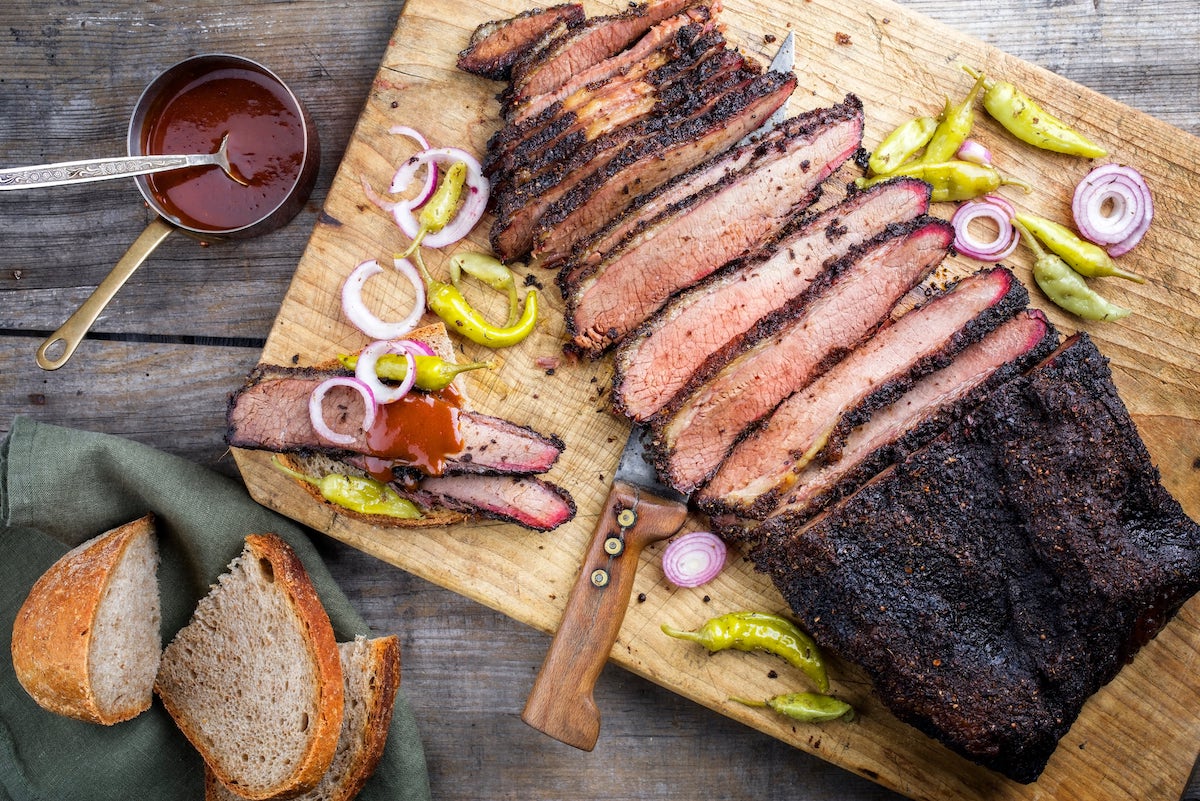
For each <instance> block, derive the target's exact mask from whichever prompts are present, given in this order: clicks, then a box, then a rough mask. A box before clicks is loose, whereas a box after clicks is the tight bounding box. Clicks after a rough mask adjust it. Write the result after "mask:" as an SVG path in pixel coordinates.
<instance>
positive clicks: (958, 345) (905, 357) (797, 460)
mask: <svg viewBox="0 0 1200 801" xmlns="http://www.w3.org/2000/svg"><path fill="white" fill-rule="evenodd" d="M1028 300H1029V293H1028V292H1027V291H1026V290H1025V287H1024V286H1022V285H1021V282H1020V281H1018V280H1017V279H1016V278H1015V277H1014V276H1013V274H1012V273H1011V272H1009V271H1008V270H1006V269H1004V268H1003V267H996V268H993V269H991V270H986V271H983V272H978V273H975V274H974V275H971V276H969V277H967V278H964V279H963V280H962V281H959V282H958V283H957V284H955V285H954V286H953V287H951V288H949V289H948V290H946V291H945V292H943V293H941V294H939V295H937V296H935V297H934V298H933V299H931V300H928V301H926V302H925V303H923V304H921V305H920V306H918V307H917V308H915V309H913V310H912V311H909V312H907V313H905V314H904V315H903V316H901V317H900V319H898V320H896V321H894V322H891V323H890V324H888V325H885V326H884V327H882V328H880V329H879V331H877V332H876V333H875V334H874V335H872V336H871V338H870V339H868V340H866V341H865V342H863V343H861V344H859V346H858V347H856V348H855V349H854V350H853V351H851V352H850V353H849V354H848V355H847V356H846V357H845V358H844V359H842V360H841V361H839V362H838V363H837V364H835V365H833V366H832V367H831V368H829V370H828V372H826V373H825V374H824V375H822V376H821V377H820V378H818V379H817V380H815V381H813V382H812V383H811V384H809V385H808V386H806V387H805V388H803V389H802V390H800V391H799V392H797V393H795V394H794V395H792V396H791V397H789V398H787V399H786V400H785V401H783V402H782V403H781V404H779V406H778V407H776V408H775V410H774V411H773V412H771V415H770V416H769V417H768V418H766V419H765V420H764V421H763V423H762V425H760V426H759V427H758V428H756V430H755V431H753V432H752V433H750V434H749V436H747V437H746V438H744V439H743V440H742V441H741V442H739V443H738V444H737V445H736V446H735V447H734V449H733V450H732V451H731V452H730V454H729V456H728V457H726V459H725V460H724V461H723V462H722V463H721V466H720V468H719V469H718V470H717V472H716V473H715V474H714V475H713V477H712V479H711V480H710V481H709V482H708V483H707V484H706V485H705V486H704V488H703V489H702V490H701V491H700V492H699V493H698V494H697V495H696V497H695V500H696V502H697V504H698V505H699V506H700V508H701V509H703V510H704V511H706V512H709V513H710V514H722V513H733V514H738V515H743V516H746V517H751V518H756V519H761V518H763V517H766V516H767V514H769V513H770V511H771V510H772V509H774V508H775V506H776V505H777V504H778V502H779V500H780V498H781V496H782V495H783V494H785V493H786V492H787V491H788V490H790V489H791V487H792V486H793V485H794V483H795V481H796V477H797V475H798V474H799V473H800V471H802V470H803V469H804V468H805V467H806V466H808V465H809V464H811V463H812V462H813V461H815V460H816V459H817V458H818V457H820V456H822V455H824V454H828V457H827V458H830V459H832V460H836V457H837V455H839V454H840V452H841V445H842V443H843V442H844V440H845V437H846V435H847V434H848V433H849V432H850V431H851V430H852V429H853V428H854V426H855V425H857V424H858V423H860V422H863V421H865V420H867V419H869V418H870V416H871V413H872V412H874V411H876V410H878V409H881V408H884V407H886V406H887V405H888V404H890V403H891V402H892V401H894V400H896V399H897V398H898V397H900V396H901V395H903V394H904V393H905V392H907V391H908V390H909V389H911V388H912V385H913V384H914V383H915V382H916V381H917V380H919V379H920V378H922V377H924V376H926V375H928V374H929V373H932V372H934V371H935V370H939V369H941V368H942V367H945V366H946V365H948V364H949V363H950V362H951V361H952V360H953V358H954V356H955V355H957V354H958V353H959V352H960V351H962V349H963V348H965V347H966V346H968V345H970V344H972V343H974V342H977V341H979V340H980V339H982V338H983V337H984V336H985V335H987V334H988V333H990V332H991V331H993V330H994V329H995V328H996V327H997V326H999V325H1000V324H1001V323H1002V322H1004V321H1005V320H1007V319H1009V318H1010V317H1012V316H1013V315H1014V314H1016V313H1017V312H1018V311H1020V310H1021V309H1023V308H1024V307H1025V304H1026V303H1027V302H1028Z"/></svg>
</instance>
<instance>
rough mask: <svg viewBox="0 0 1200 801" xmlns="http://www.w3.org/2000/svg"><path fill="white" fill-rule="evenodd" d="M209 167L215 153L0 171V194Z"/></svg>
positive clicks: (140, 157) (121, 159)
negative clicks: (9, 191)
mask: <svg viewBox="0 0 1200 801" xmlns="http://www.w3.org/2000/svg"><path fill="white" fill-rule="evenodd" d="M208 165H218V166H219V165H220V162H219V161H218V159H217V155H216V154H215V153H206V154H202V155H190V156H119V157H117V158H110V159H88V160H86V161H64V162H61V163H59V164H41V165H38V166H36V167H13V168H10V169H3V170H0V191H4V190H6V189H32V188H35V187H41V186H62V185H64V184H79V183H87V182H89V181H107V180H108V179H110V178H124V177H127V176H133V175H147V174H149V173H153V172H164V171H166V170H178V169H180V168H183V167H204V166H208Z"/></svg>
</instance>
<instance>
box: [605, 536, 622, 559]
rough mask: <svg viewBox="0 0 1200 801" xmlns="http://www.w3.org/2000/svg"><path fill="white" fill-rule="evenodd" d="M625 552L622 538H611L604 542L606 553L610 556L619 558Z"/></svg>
mask: <svg viewBox="0 0 1200 801" xmlns="http://www.w3.org/2000/svg"><path fill="white" fill-rule="evenodd" d="M623 550H625V543H624V542H622V541H621V538H620V537H609V538H608V539H606V540H605V541H604V552H605V553H606V554H608V555H609V556H619V555H620V553H621V551H623Z"/></svg>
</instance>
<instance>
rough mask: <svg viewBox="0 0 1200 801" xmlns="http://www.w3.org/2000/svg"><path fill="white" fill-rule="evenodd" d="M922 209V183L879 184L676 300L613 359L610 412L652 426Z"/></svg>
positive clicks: (925, 196)
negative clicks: (854, 252) (765, 321)
mask: <svg viewBox="0 0 1200 801" xmlns="http://www.w3.org/2000/svg"><path fill="white" fill-rule="evenodd" d="M928 208H929V185H928V184H926V183H925V182H923V181H916V180H911V179H900V180H897V181H893V182H888V183H883V184H877V185H876V186H874V187H872V188H871V189H870V190H867V191H865V192H859V193H856V194H854V195H852V196H850V197H849V198H847V199H846V200H844V201H843V202H842V203H840V204H838V205H836V206H834V207H833V208H830V209H827V210H825V211H824V212H822V213H820V214H818V215H815V216H813V217H811V218H809V219H806V220H805V221H803V222H802V223H801V224H800V225H798V226H796V227H795V228H794V229H793V230H792V231H790V232H788V233H785V234H784V235H783V236H781V237H780V238H779V240H778V241H776V242H772V243H771V245H770V246H769V247H768V248H764V249H763V250H762V251H761V252H759V253H757V254H753V255H751V256H750V257H747V258H745V259H739V260H738V261H735V262H733V263H731V264H729V265H727V266H726V267H725V268H722V269H721V270H720V271H719V272H717V273H714V274H713V275H711V276H709V277H708V278H706V279H704V280H703V281H701V282H700V283H699V284H697V285H696V286H694V287H692V288H690V289H688V290H686V291H684V292H683V293H682V294H680V295H679V296H678V297H675V298H673V299H672V300H671V301H670V302H669V303H668V304H667V305H666V306H665V307H664V308H663V309H662V311H661V312H660V313H658V314H656V315H654V316H653V317H651V318H650V319H649V320H648V321H646V323H644V324H643V325H642V326H640V327H639V328H638V329H637V330H636V331H635V332H634V333H633V334H632V335H630V337H629V338H628V339H627V340H626V341H625V342H624V343H622V345H621V346H620V347H619V349H618V350H617V354H616V360H615V362H616V373H615V375H614V377H613V403H614V405H615V406H616V408H617V410H618V411H620V412H621V413H623V414H624V415H625V416H627V417H629V418H631V419H633V420H636V421H644V420H647V419H649V418H650V417H651V416H652V415H654V414H655V413H657V412H658V411H659V409H661V408H663V407H664V406H665V405H667V403H668V402H669V401H670V400H671V399H672V398H673V397H675V395H677V394H678V393H679V392H681V391H684V392H686V391H688V389H690V388H694V387H696V386H699V385H700V384H701V383H703V382H704V381H705V380H706V379H708V378H709V377H711V376H712V375H713V374H714V373H715V372H716V371H717V370H718V369H720V368H721V367H722V366H723V365H724V364H725V361H726V360H727V359H728V358H729V357H730V356H731V355H732V354H736V353H737V352H738V351H739V350H741V348H740V347H739V343H740V342H741V341H742V339H743V338H744V337H746V336H747V335H748V334H749V332H750V331H751V329H752V328H753V326H754V325H755V323H757V322H758V321H759V320H761V319H762V318H764V317H766V316H767V315H769V314H772V313H775V312H777V311H779V310H780V309H782V308H783V307H784V306H786V305H787V304H788V303H790V302H794V301H795V300H796V299H797V298H799V297H800V296H801V295H802V294H803V293H804V292H805V290H807V289H808V288H809V286H810V285H811V284H812V282H813V281H814V280H816V278H817V277H818V276H819V275H820V273H821V272H822V270H824V268H825V267H826V266H827V265H828V264H829V263H830V262H831V261H833V260H835V259H838V258H840V257H842V256H844V255H846V253H848V252H849V250H850V249H851V248H852V247H855V246H858V245H861V244H862V243H863V242H865V241H868V240H871V239H874V238H875V237H877V236H879V235H880V234H882V233H883V232H884V231H885V230H886V229H887V227H888V226H889V225H894V224H898V223H903V222H906V221H908V220H911V219H913V218H915V217H918V216H920V215H922V214H924V213H925V212H926V211H927V210H928Z"/></svg>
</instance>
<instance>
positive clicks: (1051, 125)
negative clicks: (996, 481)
mask: <svg viewBox="0 0 1200 801" xmlns="http://www.w3.org/2000/svg"><path fill="white" fill-rule="evenodd" d="M963 69H964V70H966V71H967V72H968V73H969V74H971V75H977V76H979V79H980V80H984V76H983V75H981V74H980V73H978V72H976V71H975V70H973V69H971V68H970V67H967V66H964V67H963ZM983 107H984V109H986V110H987V113H988V114H989V115H990V116H991V117H992V119H994V120H996V122H998V123H1000V124H1001V125H1002V126H1004V128H1005V129H1006V130H1007V131H1008V132H1009V133H1011V134H1012V135H1013V136H1015V137H1017V138H1018V139H1020V140H1021V141H1022V142H1025V143H1027V144H1030V145H1033V146H1034V147H1040V148H1042V149H1043V150H1050V151H1053V152H1055V153H1065V154H1067V155H1069V156H1082V157H1083V158H1089V159H1096V158H1102V157H1104V156H1106V155H1108V151H1107V150H1105V149H1104V148H1103V147H1101V146H1100V145H1098V144H1096V143H1095V142H1093V141H1092V140H1091V139H1088V138H1087V137H1086V136H1084V135H1083V134H1081V133H1079V132H1078V131H1076V130H1074V129H1073V128H1071V127H1070V126H1069V125H1067V124H1066V123H1065V122H1063V121H1062V120H1060V119H1058V118H1057V117H1055V116H1054V115H1053V114H1050V113H1049V112H1047V111H1046V110H1045V109H1043V108H1041V107H1040V106H1038V104H1037V103H1036V102H1035V101H1034V100H1033V99H1032V98H1030V97H1029V96H1028V95H1026V94H1025V93H1024V92H1022V91H1021V90H1020V89H1018V88H1017V87H1016V86H1015V85H1014V84H1012V83H1009V82H1008V81H992V80H986V81H985V88H984V93H983Z"/></svg>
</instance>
